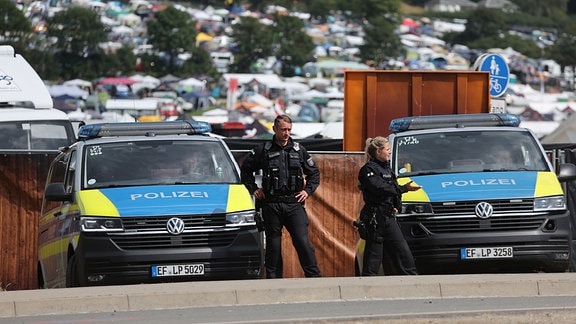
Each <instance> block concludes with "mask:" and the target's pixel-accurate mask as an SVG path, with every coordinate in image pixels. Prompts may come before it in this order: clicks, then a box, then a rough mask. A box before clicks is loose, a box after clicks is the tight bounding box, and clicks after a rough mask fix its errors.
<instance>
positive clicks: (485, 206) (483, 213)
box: [474, 201, 494, 219]
mask: <svg viewBox="0 0 576 324" xmlns="http://www.w3.org/2000/svg"><path fill="white" fill-rule="evenodd" d="M474 212H475V213H476V216H477V217H478V218H482V219H487V218H490V217H491V216H492V213H493V212H494V208H493V207H492V205H490V204H489V203H487V202H484V201H483V202H481V203H478V205H476V208H475V209H474Z"/></svg>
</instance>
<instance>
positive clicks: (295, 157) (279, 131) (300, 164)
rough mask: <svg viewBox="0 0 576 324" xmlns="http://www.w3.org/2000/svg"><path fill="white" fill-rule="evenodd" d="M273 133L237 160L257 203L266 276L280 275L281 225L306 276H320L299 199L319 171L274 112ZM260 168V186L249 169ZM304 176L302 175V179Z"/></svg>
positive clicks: (288, 122) (317, 180)
mask: <svg viewBox="0 0 576 324" xmlns="http://www.w3.org/2000/svg"><path fill="white" fill-rule="evenodd" d="M272 129H273V130H274V137H273V138H272V140H271V141H268V142H265V143H264V144H262V145H260V146H259V147H258V148H256V149H255V150H253V151H252V153H251V154H250V155H249V156H248V157H247V158H246V160H244V162H243V163H242V183H244V185H245V186H246V188H247V189H248V191H250V193H252V194H253V195H254V197H255V198H256V202H257V204H259V205H261V206H262V216H263V218H264V231H265V233H266V256H265V267H266V278H282V275H283V274H282V250H281V246H282V227H283V226H286V229H287V230H288V232H289V233H290V236H291V238H292V244H293V245H294V248H295V249H296V252H297V253H298V259H299V260H300V265H301V266H302V270H304V275H305V276H306V277H320V270H319V268H318V264H317V261H316V255H315V254H314V248H313V247H312V244H311V243H310V240H309V238H308V223H309V222H308V216H307V215H306V210H305V209H304V201H305V200H306V198H308V196H310V195H311V194H312V193H313V192H314V191H315V190H316V188H318V185H319V184H320V171H319V170H318V168H317V167H316V165H315V164H314V161H313V160H312V158H311V157H310V155H309V154H308V152H307V151H306V149H305V148H304V147H303V146H302V145H299V143H297V142H294V141H293V140H292V138H291V137H290V133H291V131H292V120H291V119H290V117H288V116H286V115H280V116H278V117H276V119H275V120H274V126H273V127H272ZM257 170H262V171H263V177H262V188H258V186H257V184H256V182H255V177H254V171H257ZM304 175H305V176H306V178H304Z"/></svg>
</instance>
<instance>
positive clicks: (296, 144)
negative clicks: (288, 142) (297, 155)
mask: <svg viewBox="0 0 576 324" xmlns="http://www.w3.org/2000/svg"><path fill="white" fill-rule="evenodd" d="M294 151H296V152H298V151H300V143H298V142H294Z"/></svg>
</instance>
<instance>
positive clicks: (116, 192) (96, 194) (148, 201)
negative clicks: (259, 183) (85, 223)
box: [77, 184, 254, 217]
mask: <svg viewBox="0 0 576 324" xmlns="http://www.w3.org/2000/svg"><path fill="white" fill-rule="evenodd" d="M77 201H78V202H79V204H80V210H81V214H82V215H84V216H120V217H137V216H161V215H190V214H213V213H229V212H236V211H243V210H251V209H254V203H253V201H252V198H251V196H250V194H249V192H248V190H246V187H244V185H242V184H207V185H201V186H199V185H165V186H137V187H136V186H135V187H123V188H106V189H93V190H83V191H80V192H79V193H78V200H77Z"/></svg>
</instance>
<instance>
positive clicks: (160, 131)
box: [78, 120, 212, 140]
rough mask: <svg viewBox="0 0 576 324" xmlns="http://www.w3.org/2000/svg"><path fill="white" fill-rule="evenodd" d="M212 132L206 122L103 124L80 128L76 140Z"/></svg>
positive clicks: (178, 121)
mask: <svg viewBox="0 0 576 324" xmlns="http://www.w3.org/2000/svg"><path fill="white" fill-rule="evenodd" d="M211 131H212V127H211V126H210V124H209V123H207V122H202V121H196V120H177V121H167V122H144V123H103V124H89V125H84V126H82V127H80V129H79V130H78V138H79V139H81V140H87V139H91V138H98V137H107V136H155V135H179V134H188V135H195V134H206V133H209V132H211Z"/></svg>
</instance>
